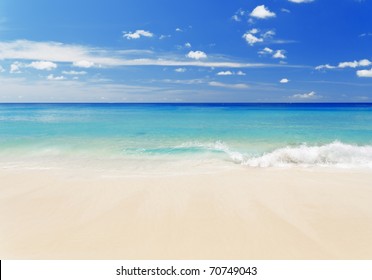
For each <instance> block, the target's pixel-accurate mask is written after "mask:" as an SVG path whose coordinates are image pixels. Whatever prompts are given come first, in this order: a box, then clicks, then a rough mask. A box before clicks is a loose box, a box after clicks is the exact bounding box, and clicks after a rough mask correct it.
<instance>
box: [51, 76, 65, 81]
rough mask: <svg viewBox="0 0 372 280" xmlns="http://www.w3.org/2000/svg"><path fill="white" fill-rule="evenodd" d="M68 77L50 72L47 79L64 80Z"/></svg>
mask: <svg viewBox="0 0 372 280" xmlns="http://www.w3.org/2000/svg"><path fill="white" fill-rule="evenodd" d="M65 79H66V78H65V77H64V76H54V75H53V74H50V75H48V76H47V80H49V81H62V80H65Z"/></svg>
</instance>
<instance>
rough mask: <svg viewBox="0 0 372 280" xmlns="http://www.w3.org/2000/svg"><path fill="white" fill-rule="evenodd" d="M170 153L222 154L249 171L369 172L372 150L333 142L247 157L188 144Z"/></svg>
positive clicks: (215, 147)
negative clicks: (312, 169)
mask: <svg viewBox="0 0 372 280" xmlns="http://www.w3.org/2000/svg"><path fill="white" fill-rule="evenodd" d="M174 149H200V150H207V151H212V152H222V153H224V154H225V155H227V156H228V158H229V159H230V160H231V161H233V162H234V163H237V164H242V165H245V166H250V167H290V166H301V167H315V166H320V167H342V168H360V167H364V168H372V146H371V145H366V146H358V145H351V144H345V143H342V142H339V141H335V142H332V143H329V144H324V145H307V144H302V145H298V146H287V147H283V148H277V149H275V150H273V151H270V152H266V153H264V154H262V155H259V156H257V155H250V154H248V153H243V152H239V151H236V150H233V149H231V148H230V147H229V146H228V145H226V144H225V143H223V142H215V143H205V144H203V143H198V142H191V143H185V144H182V145H180V146H176V147H174V148H173V150H174Z"/></svg>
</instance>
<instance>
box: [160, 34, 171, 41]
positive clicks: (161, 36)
mask: <svg viewBox="0 0 372 280" xmlns="http://www.w3.org/2000/svg"><path fill="white" fill-rule="evenodd" d="M170 37H172V36H171V35H160V36H159V39H160V40H163V39H166V38H170Z"/></svg>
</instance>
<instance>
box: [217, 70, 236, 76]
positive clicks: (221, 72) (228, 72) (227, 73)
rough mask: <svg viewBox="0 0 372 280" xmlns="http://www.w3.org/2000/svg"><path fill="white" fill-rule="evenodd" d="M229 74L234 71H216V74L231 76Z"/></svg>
mask: <svg viewBox="0 0 372 280" xmlns="http://www.w3.org/2000/svg"><path fill="white" fill-rule="evenodd" d="M231 75H234V73H233V72H231V71H220V72H218V73H217V76H231Z"/></svg>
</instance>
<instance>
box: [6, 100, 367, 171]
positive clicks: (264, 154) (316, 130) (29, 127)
mask: <svg viewBox="0 0 372 280" xmlns="http://www.w3.org/2000/svg"><path fill="white" fill-rule="evenodd" d="M0 157H1V164H2V166H3V167H4V166H9V163H10V162H12V164H17V163H20V162H23V164H24V165H25V162H27V164H31V162H32V160H39V161H43V160H44V163H47V164H50V165H53V163H54V162H57V161H59V160H64V159H68V160H71V161H74V160H79V159H80V160H81V159H83V161H82V162H88V161H89V160H90V159H92V160H93V159H94V160H99V161H100V162H102V164H103V163H104V162H108V161H110V160H114V161H115V164H123V165H125V164H128V163H130V164H132V163H133V162H136V165H141V162H142V163H147V164H148V163H153V164H156V162H158V161H162V162H168V163H172V162H182V161H189V162H190V161H195V162H199V163H203V164H208V163H210V162H220V163H223V164H226V165H228V166H230V167H231V166H234V165H243V166H247V167H263V168H264V167H277V166H279V167H280V166H288V167H291V166H304V167H312V166H320V167H322V166H332V167H342V168H360V167H361V168H372V104H0ZM27 164H26V165H27Z"/></svg>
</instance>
